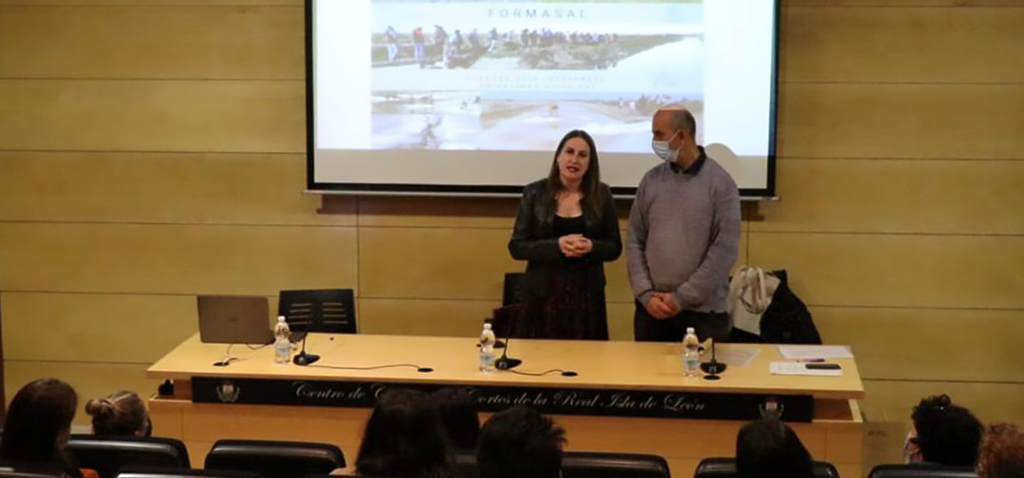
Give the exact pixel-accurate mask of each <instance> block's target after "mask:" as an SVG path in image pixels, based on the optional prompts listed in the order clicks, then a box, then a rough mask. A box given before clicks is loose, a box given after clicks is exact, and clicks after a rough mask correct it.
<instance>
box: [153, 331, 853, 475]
mask: <svg viewBox="0 0 1024 478" xmlns="http://www.w3.org/2000/svg"><path fill="white" fill-rule="evenodd" d="M307 349H308V350H309V351H310V352H311V353H316V354H320V355H321V356H322V358H321V360H320V361H319V362H317V363H316V364H315V365H314V366H310V367H300V366H297V365H293V364H276V363H274V360H273V355H274V350H273V347H264V348H262V349H259V350H255V351H254V350H250V349H248V348H247V347H245V346H241V345H235V346H234V347H233V348H232V351H231V353H232V355H234V356H237V357H240V358H241V359H240V360H236V361H232V362H231V363H230V364H229V365H227V366H215V365H214V362H218V361H221V360H223V359H224V357H225V351H226V346H225V345H222V344H204V343H201V342H200V341H199V336H198V335H196V336H193V337H191V338H189V339H188V340H186V341H185V342H183V343H182V344H181V345H179V346H178V347H177V348H175V349H174V350H173V351H171V352H170V353H169V354H167V355H166V356H165V357H164V358H162V359H160V361H158V362H157V363H156V364H154V365H153V366H152V367H150V368H149V370H148V375H149V377H151V378H155V379H161V380H162V379H173V380H174V382H175V386H174V395H172V396H156V397H154V398H152V399H151V401H150V413H151V414H152V416H153V423H154V425H155V426H156V430H155V433H156V434H157V435H158V436H168V437H174V438H179V439H181V440H183V441H184V442H185V443H186V445H187V446H188V448H189V454H190V455H191V457H192V460H193V464H194V466H197V467H198V466H201V464H202V462H203V460H204V459H205V455H206V453H207V451H208V450H209V449H210V446H211V445H212V444H213V442H215V441H216V440H218V439H222V438H249V439H272V440H297V441H321V442H328V443H334V444H337V445H339V446H341V447H342V449H343V450H344V452H345V454H346V458H347V459H348V460H349V461H350V462H351V461H354V460H355V454H356V452H357V451H358V449H359V440H360V436H361V435H362V428H363V426H364V424H365V422H366V419H367V418H368V417H369V415H370V411H371V407H372V406H373V403H374V394H375V393H377V392H379V391H380V390H381V389H383V388H386V387H394V386H408V387H413V388H423V389H424V390H426V391H429V390H431V389H436V388H438V387H442V386H449V385H463V386H470V387H472V388H473V391H474V394H475V396H476V397H477V399H478V400H479V403H480V406H481V411H482V413H483V414H485V415H487V414H489V413H491V412H494V411H498V410H501V409H504V408H507V407H508V406H511V405H513V404H517V403H523V404H528V405H531V406H534V407H535V408H537V409H538V410H540V411H542V412H544V413H547V414H549V415H551V416H552V417H553V418H554V419H555V420H556V421H557V422H558V423H559V424H561V425H562V426H563V427H564V428H565V429H566V431H567V438H568V449H569V450H585V451H615V452H635V453H654V454H658V455H661V456H664V457H665V458H666V459H667V460H668V462H669V464H670V466H671V468H672V475H673V476H674V477H677V478H680V477H681V478H687V477H690V476H693V471H694V469H695V468H696V466H697V463H699V462H700V460H701V459H702V458H705V457H711V456H732V455H733V454H734V449H735V442H736V432H737V431H738V430H739V428H740V427H741V426H742V425H743V423H744V422H746V421H747V420H749V419H751V418H754V417H756V416H758V414H759V413H760V412H759V410H760V408H762V407H765V406H766V403H767V404H768V405H767V406H768V407H769V408H770V407H771V406H772V405H777V406H778V407H780V408H781V410H782V413H783V415H782V417H783V419H784V420H786V421H788V422H790V424H791V426H793V428H794V430H796V432H797V434H798V435H799V436H800V438H801V440H802V441H803V442H804V445H805V446H807V448H808V450H809V451H810V452H811V455H812V456H813V457H814V458H815V459H817V460H825V461H829V462H832V463H834V464H835V465H836V466H837V467H838V468H839V472H840V474H841V476H843V477H844V478H858V477H860V476H861V459H862V458H861V454H862V438H861V433H862V432H861V427H862V421H861V416H860V411H859V408H858V405H857V402H856V400H857V399H860V398H863V395H864V389H863V386H862V384H861V380H860V375H859V373H858V371H857V366H856V364H855V363H854V361H853V360H852V359H838V360H835V362H838V363H840V364H841V365H842V367H843V375H842V376H841V377H807V376H779V375H771V374H770V373H769V371H768V364H769V363H770V362H773V361H781V360H782V358H781V357H780V355H779V352H778V347H776V346H772V345H764V346H760V345H721V346H719V353H723V354H728V353H729V352H730V351H732V352H733V353H739V352H743V351H749V352H753V351H755V350H756V351H757V355H756V356H754V358H753V359H752V360H750V361H749V363H748V364H747V365H745V366H730V367H729V369H728V370H726V371H725V373H724V374H722V375H721V380H718V381H706V380H702V379H701V378H696V377H684V376H683V365H682V359H681V355H682V345H681V344H664V343H634V342H585V341H548V340H520V339H515V340H513V341H512V343H511V348H510V349H509V352H510V355H512V356H514V357H517V358H520V359H523V364H522V365H521V366H520V367H519V368H517V369H516V371H520V372H544V371H547V370H551V369H562V370H567V371H573V372H576V373H577V374H578V375H577V376H574V377H567V376H563V375H562V374H561V373H559V372H554V373H551V374H548V375H545V376H529V375H519V374H513V373H510V372H507V371H499V372H497V373H495V374H490V375H488V374H482V373H480V371H479V370H478V368H477V363H478V362H477V348H476V340H475V339H473V338H449V337H410V336H374V335H329V334H311V335H310V336H309V342H308V344H307ZM390 364H407V365H406V366H399V367H390V368H378V369H369V370H362V369H356V367H377V366H382V365H390ZM342 367H349V368H342ZM427 368H429V369H432V371H430V372H426V371H425V370H419V369H427Z"/></svg>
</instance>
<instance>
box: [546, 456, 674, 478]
mask: <svg viewBox="0 0 1024 478" xmlns="http://www.w3.org/2000/svg"><path fill="white" fill-rule="evenodd" d="M562 476H563V477H564V478H672V474H671V473H670V472H669V469H668V462H667V461H665V459H664V458H662V457H660V456H658V455H641V454H636V453H604V452H590V451H567V452H565V455H564V457H563V458H562Z"/></svg>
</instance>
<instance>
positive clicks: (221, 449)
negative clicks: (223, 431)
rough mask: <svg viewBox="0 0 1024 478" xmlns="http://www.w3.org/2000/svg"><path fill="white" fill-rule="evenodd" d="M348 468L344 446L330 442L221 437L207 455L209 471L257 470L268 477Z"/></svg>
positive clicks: (300, 476) (294, 476)
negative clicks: (230, 438)
mask: <svg viewBox="0 0 1024 478" xmlns="http://www.w3.org/2000/svg"><path fill="white" fill-rule="evenodd" d="M344 467H345V455H344V454H343V453H342V451H341V448H338V447H337V446H335V445H331V444H327V443H307V442H286V441H263V440H220V441H218V442H217V443H214V444H213V448H212V449H210V453H209V454H208V455H206V466H205V468H206V469H207V470H237V471H253V472H256V473H259V474H261V475H263V476H265V477H266V478H304V477H305V476H306V475H310V474H317V473H330V472H331V471H332V470H334V469H336V468H344Z"/></svg>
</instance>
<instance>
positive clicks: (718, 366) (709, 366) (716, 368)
mask: <svg viewBox="0 0 1024 478" xmlns="http://www.w3.org/2000/svg"><path fill="white" fill-rule="evenodd" d="M725 368H726V365H725V364H724V363H722V362H719V361H718V359H716V358H715V339H713V338H712V339H711V361H710V362H706V363H702V364H700V369H701V370H703V371H704V373H706V374H707V375H705V376H704V380H720V379H721V378H722V377H720V376H718V374H720V373H722V372H724V371H725Z"/></svg>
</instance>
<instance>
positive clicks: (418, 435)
mask: <svg viewBox="0 0 1024 478" xmlns="http://www.w3.org/2000/svg"><path fill="white" fill-rule="evenodd" d="M356 475H359V476H386V477H394V478H399V477H428V478H453V477H454V476H455V472H454V470H453V468H452V465H451V461H450V456H449V449H448V443H447V441H446V439H445V435H444V430H443V428H442V426H441V420H440V418H439V417H438V414H437V409H436V408H435V407H434V404H433V402H431V400H430V397H429V396H428V395H427V394H425V393H423V392H418V391H413V390H405V389H389V390H386V391H384V392H383V393H381V394H380V396H379V397H378V399H377V406H376V407H374V409H373V413H372V414H371V415H370V419H369V420H367V421H366V429H365V431H364V432H363V441H362V443H361V444H360V446H359V456H358V457H357V458H356Z"/></svg>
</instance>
